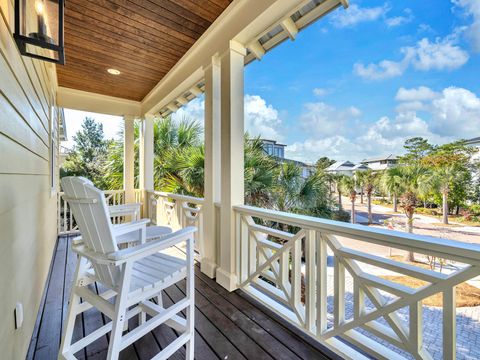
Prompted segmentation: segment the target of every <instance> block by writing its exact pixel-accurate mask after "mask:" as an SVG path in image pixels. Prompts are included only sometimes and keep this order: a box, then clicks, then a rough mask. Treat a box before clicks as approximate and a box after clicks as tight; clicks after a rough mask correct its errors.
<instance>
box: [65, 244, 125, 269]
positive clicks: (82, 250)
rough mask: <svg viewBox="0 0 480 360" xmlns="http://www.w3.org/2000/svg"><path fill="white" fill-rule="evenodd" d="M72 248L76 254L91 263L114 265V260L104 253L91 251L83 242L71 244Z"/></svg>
mask: <svg viewBox="0 0 480 360" xmlns="http://www.w3.org/2000/svg"><path fill="white" fill-rule="evenodd" d="M72 250H73V252H75V253H77V254H78V255H80V256H83V257H84V258H86V259H88V260H90V261H91V262H92V263H95V264H102V265H116V263H115V261H114V260H111V259H109V258H108V256H107V255H106V254H102V253H99V252H95V251H92V250H90V249H88V248H87V247H86V246H85V245H84V244H83V243H79V244H73V246H72Z"/></svg>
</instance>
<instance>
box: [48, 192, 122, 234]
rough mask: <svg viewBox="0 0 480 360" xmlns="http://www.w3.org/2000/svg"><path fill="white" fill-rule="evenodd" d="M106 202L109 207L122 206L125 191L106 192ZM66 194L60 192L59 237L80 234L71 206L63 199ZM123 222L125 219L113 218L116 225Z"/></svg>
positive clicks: (58, 207) (58, 198)
mask: <svg viewBox="0 0 480 360" xmlns="http://www.w3.org/2000/svg"><path fill="white" fill-rule="evenodd" d="M104 193H105V201H106V202H107V205H121V204H124V203H125V191H124V190H106V191H104ZM63 195H64V193H63V192H59V193H58V197H57V201H58V206H57V209H58V210H57V211H58V214H57V233H58V235H67V234H72V233H76V232H78V226H77V223H76V222H75V219H74V217H73V214H72V212H71V211H70V206H69V205H68V202H67V201H66V200H65V199H64V198H63ZM122 221H123V217H121V216H115V217H112V222H113V223H114V224H119V223H121V222H122Z"/></svg>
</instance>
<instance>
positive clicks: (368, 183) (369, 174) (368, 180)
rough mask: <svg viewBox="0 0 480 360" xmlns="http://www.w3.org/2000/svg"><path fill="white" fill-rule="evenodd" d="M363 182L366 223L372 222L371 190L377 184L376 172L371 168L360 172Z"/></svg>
mask: <svg viewBox="0 0 480 360" xmlns="http://www.w3.org/2000/svg"><path fill="white" fill-rule="evenodd" d="M361 176H362V178H363V184H364V186H365V193H366V194H367V209H368V224H369V225H370V224H372V223H373V216H372V195H373V190H375V187H376V186H377V182H378V173H376V172H374V171H373V170H372V169H368V170H366V171H363V172H362V175H361Z"/></svg>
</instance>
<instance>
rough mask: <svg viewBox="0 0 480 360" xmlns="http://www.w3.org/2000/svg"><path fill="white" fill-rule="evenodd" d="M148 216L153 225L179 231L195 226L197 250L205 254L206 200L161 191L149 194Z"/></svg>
mask: <svg viewBox="0 0 480 360" xmlns="http://www.w3.org/2000/svg"><path fill="white" fill-rule="evenodd" d="M147 198H148V216H149V218H150V220H151V221H152V223H153V224H156V225H163V226H170V227H171V228H172V229H173V230H179V229H182V228H185V227H188V226H195V227H197V228H198V232H196V233H195V250H196V251H197V252H199V253H200V254H203V212H202V206H203V202H204V200H203V199H201V198H196V197H192V196H185V195H179V194H171V193H165V192H160V191H151V192H150V191H149V192H147Z"/></svg>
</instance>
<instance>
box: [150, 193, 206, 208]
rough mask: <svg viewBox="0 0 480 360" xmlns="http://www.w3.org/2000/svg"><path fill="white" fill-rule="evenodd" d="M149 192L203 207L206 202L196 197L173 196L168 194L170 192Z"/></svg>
mask: <svg viewBox="0 0 480 360" xmlns="http://www.w3.org/2000/svg"><path fill="white" fill-rule="evenodd" d="M149 192H153V193H154V194H155V195H158V196H162V197H168V198H171V199H174V200H180V201H188V202H190V203H192V204H198V205H203V203H204V202H205V199H203V198H198V197H194V196H188V195H180V194H173V193H168V192H163V191H149Z"/></svg>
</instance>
